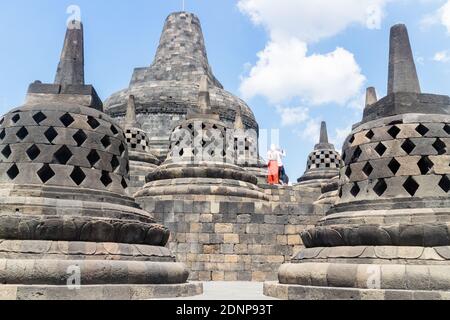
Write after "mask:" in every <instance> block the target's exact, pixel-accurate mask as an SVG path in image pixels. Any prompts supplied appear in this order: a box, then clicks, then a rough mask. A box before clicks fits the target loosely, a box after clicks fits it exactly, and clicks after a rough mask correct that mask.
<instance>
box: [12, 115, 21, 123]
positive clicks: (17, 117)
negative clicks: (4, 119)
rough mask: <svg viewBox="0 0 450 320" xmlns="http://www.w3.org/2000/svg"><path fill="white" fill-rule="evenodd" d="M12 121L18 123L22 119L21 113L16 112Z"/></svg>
mask: <svg viewBox="0 0 450 320" xmlns="http://www.w3.org/2000/svg"><path fill="white" fill-rule="evenodd" d="M11 120H12V122H14V123H17V122H19V120H20V115H18V114H16V115H15V116H14V117H12V118H11Z"/></svg>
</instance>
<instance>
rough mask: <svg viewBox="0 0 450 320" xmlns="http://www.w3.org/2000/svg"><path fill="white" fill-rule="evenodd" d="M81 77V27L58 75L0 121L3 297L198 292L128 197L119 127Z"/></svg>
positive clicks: (71, 33)
mask: <svg viewBox="0 0 450 320" xmlns="http://www.w3.org/2000/svg"><path fill="white" fill-rule="evenodd" d="M102 110H103V106H102V102H101V100H100V99H99V98H98V96H97V94H96V92H95V90H94V88H93V87H92V86H90V85H85V84H84V51H83V26H82V24H81V22H78V21H73V22H72V23H71V24H70V25H69V28H68V30H67V33H66V38H65V42H64V48H63V51H62V55H61V62H60V64H59V67H58V71H57V75H56V79H55V82H54V83H53V84H43V83H41V82H39V81H37V82H35V83H33V84H31V85H30V87H29V89H28V94H27V99H26V102H25V104H24V105H23V106H21V107H19V108H16V109H14V110H12V111H11V112H9V113H8V114H7V115H6V116H4V117H3V118H1V120H0V158H1V163H0V184H1V188H0V189H1V191H0V297H1V298H2V299H27V300H28V299H92V300H103V299H108V300H109V299H126V300H129V299H148V298H154V297H175V296H187V295H195V294H200V293H201V291H202V288H201V285H199V284H189V283H187V282H186V280H187V278H188V275H189V272H188V271H187V269H186V267H185V266H184V265H183V264H179V263H176V262H175V258H174V256H173V255H172V254H171V252H170V251H169V250H168V249H167V248H165V245H166V243H167V241H168V239H169V234H170V233H169V230H168V229H166V228H165V227H164V226H162V225H159V224H156V223H155V219H154V218H153V217H152V216H151V215H150V214H149V213H147V212H145V211H143V210H141V208H140V207H139V206H138V205H137V204H136V203H135V201H134V199H132V198H130V197H128V196H127V195H126V189H127V187H128V183H129V172H128V170H129V169H128V167H129V162H128V150H127V147H126V140H125V136H124V133H123V131H122V129H121V128H120V127H119V126H118V125H117V124H116V123H115V122H114V121H113V120H112V119H111V118H110V117H109V116H107V115H106V114H104V113H103V112H102Z"/></svg>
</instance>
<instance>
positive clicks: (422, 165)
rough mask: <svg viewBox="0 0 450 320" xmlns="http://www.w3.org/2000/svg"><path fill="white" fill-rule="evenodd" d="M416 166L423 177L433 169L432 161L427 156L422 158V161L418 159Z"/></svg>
mask: <svg viewBox="0 0 450 320" xmlns="http://www.w3.org/2000/svg"><path fill="white" fill-rule="evenodd" d="M417 165H418V166H419V169H420V172H421V173H422V174H423V175H425V174H428V173H429V172H430V171H431V169H433V167H434V163H433V161H431V160H430V158H428V157H427V156H425V157H422V159H420V161H419V162H418V163H417Z"/></svg>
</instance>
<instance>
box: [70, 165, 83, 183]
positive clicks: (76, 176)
mask: <svg viewBox="0 0 450 320" xmlns="http://www.w3.org/2000/svg"><path fill="white" fill-rule="evenodd" d="M70 178H71V179H72V181H73V182H75V183H76V184H77V185H78V186H79V185H81V184H82V183H83V181H84V180H85V179H86V174H85V173H84V171H83V170H82V169H81V168H80V167H75V168H74V169H73V171H72V173H71V174H70Z"/></svg>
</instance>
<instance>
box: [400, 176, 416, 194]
mask: <svg viewBox="0 0 450 320" xmlns="http://www.w3.org/2000/svg"><path fill="white" fill-rule="evenodd" d="M403 188H405V190H406V191H407V192H408V193H409V194H410V195H411V196H412V197H414V195H415V194H416V192H417V190H418V189H419V184H418V183H417V182H416V180H414V178H413V177H409V178H408V179H406V181H405V183H404V184H403Z"/></svg>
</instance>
